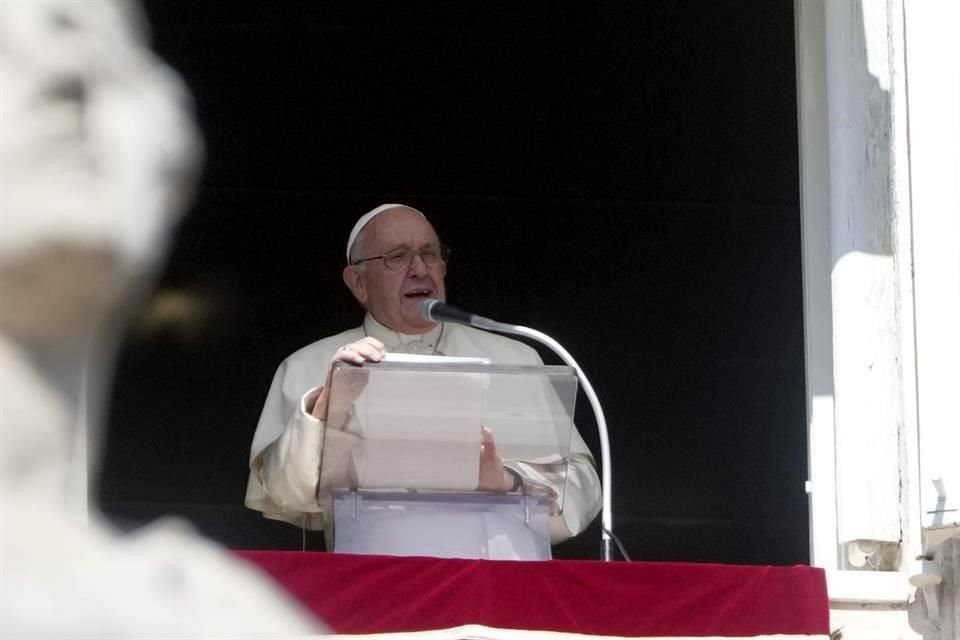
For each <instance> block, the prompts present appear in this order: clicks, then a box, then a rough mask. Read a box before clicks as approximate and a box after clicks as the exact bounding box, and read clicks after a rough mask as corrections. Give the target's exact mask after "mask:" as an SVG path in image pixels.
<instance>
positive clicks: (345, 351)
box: [333, 344, 366, 364]
mask: <svg viewBox="0 0 960 640" xmlns="http://www.w3.org/2000/svg"><path fill="white" fill-rule="evenodd" d="M333 361H334V362H337V361H340V362H349V363H351V364H363V363H364V362H365V361H366V359H365V358H364V357H363V354H361V353H359V352H358V351H357V350H356V349H354V348H353V345H352V344H347V345H344V346H342V347H340V348H339V349H337V350H336V352H335V353H334V354H333Z"/></svg>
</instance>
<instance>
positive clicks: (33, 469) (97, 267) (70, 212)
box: [0, 0, 322, 638]
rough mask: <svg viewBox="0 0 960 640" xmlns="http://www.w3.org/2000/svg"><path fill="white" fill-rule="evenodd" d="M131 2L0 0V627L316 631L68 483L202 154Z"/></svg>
mask: <svg viewBox="0 0 960 640" xmlns="http://www.w3.org/2000/svg"><path fill="white" fill-rule="evenodd" d="M140 20H141V14H140V12H139V7H138V6H136V5H134V4H131V3H129V2H123V1H121V0H85V1H83V2H76V1H70V0H2V1H0V225H2V232H0V635H2V636H4V637H11V638H13V637H16V638H41V637H42V638H48V637H56V638H64V637H96V638H134V637H136V638H143V637H150V636H156V637H164V638H174V637H177V638H179V637H191V638H195V637H217V636H219V637H241V636H242V637H245V638H249V637H270V638H275V637H290V636H302V635H309V634H313V633H318V632H320V631H322V628H321V627H320V625H319V623H317V622H315V621H313V619H312V618H311V617H310V616H309V615H308V614H307V613H306V612H305V611H304V610H303V609H301V608H300V607H299V606H297V605H295V604H293V603H292V602H291V601H290V600H289V599H288V598H287V597H285V596H284V595H283V594H282V593H281V592H280V591H279V589H278V588H277V587H275V586H274V585H273V584H272V583H271V582H269V581H268V580H266V579H264V578H261V576H260V575H259V574H258V573H257V572H256V571H254V570H253V569H251V568H249V567H247V566H246V565H244V564H242V563H241V562H240V561H238V560H235V559H233V558H231V557H230V556H229V554H227V553H225V552H223V551H222V550H220V549H218V548H217V547H216V546H214V545H213V544H211V543H208V542H205V541H203V540H202V539H200V538H199V537H197V536H195V535H194V534H192V532H191V531H190V529H189V527H188V526H187V525H185V524H182V523H177V522H167V523H159V524H156V525H154V526H153V527H151V528H149V529H148V530H147V531H144V532H140V533H137V534H135V535H130V536H125V535H121V534H119V533H117V532H115V531H114V530H112V529H111V528H110V527H109V526H108V525H107V524H106V523H105V522H104V521H103V520H102V519H101V518H100V517H99V516H98V515H97V512H96V508H95V506H94V505H91V506H90V514H89V517H88V516H87V515H86V513H87V509H86V508H85V507H86V499H85V487H83V489H84V491H82V492H80V493H79V495H78V493H77V492H76V491H74V490H73V488H74V486H75V485H76V483H77V481H78V477H77V475H76V474H73V475H71V471H70V470H71V468H72V466H71V465H73V467H74V468H75V466H76V465H75V464H74V463H75V461H76V459H77V458H78V456H79V457H80V459H81V462H82V461H83V459H84V457H85V455H86V450H87V449H88V448H89V451H90V453H91V459H94V460H95V459H96V451H97V443H98V441H99V436H100V428H101V426H100V424H99V420H98V419H96V416H98V415H99V411H98V408H99V405H100V403H101V401H102V398H101V397H100V396H101V394H100V393H99V390H100V389H103V388H105V387H106V386H107V384H106V383H107V381H108V379H109V369H110V368H111V366H110V365H111V364H112V360H113V351H114V350H115V345H116V343H117V340H118V337H119V336H118V335H117V330H118V329H119V327H120V321H121V320H122V319H123V318H124V316H125V314H126V313H127V309H128V307H129V306H130V302H131V299H132V298H133V297H134V296H136V295H137V294H138V292H140V291H142V290H143V289H144V288H145V286H146V285H148V284H149V283H150V280H151V276H152V275H153V274H154V272H155V270H156V268H157V267H158V265H159V263H160V261H161V259H162V258H163V256H164V254H165V250H166V248H167V244H168V233H169V232H170V231H171V229H172V226H173V224H174V222H175V221H176V218H177V216H178V215H179V214H180V213H181V212H182V210H183V205H184V203H185V199H186V197H187V196H188V195H189V191H190V185H191V182H192V180H193V178H194V176H195V175H196V169H197V166H198V164H199V163H198V160H199V156H200V148H199V143H198V137H197V135H196V132H195V130H194V127H193V123H192V120H191V118H190V116H189V112H188V110H187V108H186V106H187V105H186V104H185V103H186V92H185V90H184V88H183V86H182V85H181V83H180V82H179V80H178V78H177V77H176V76H175V74H174V73H173V72H171V71H170V70H169V69H168V68H167V67H165V66H164V65H163V64H162V63H160V62H159V61H158V60H157V58H156V57H154V56H153V55H152V54H151V52H150V51H149V50H148V49H146V47H145V46H144V44H143V42H144V34H143V25H142V23H141V22H140ZM88 391H89V392H88ZM90 416H93V417H94V418H93V419H89V420H88V418H89V417H90ZM88 424H89V426H87V425H88ZM78 443H79V444H80V446H77V444H78ZM84 443H87V445H88V446H84ZM81 467H82V468H83V469H84V470H85V467H86V465H85V463H84V464H81ZM80 479H81V480H83V479H82V478H80ZM80 484H82V482H81V483H80ZM78 504H79V506H80V507H81V508H79V509H78V508H77V506H78Z"/></svg>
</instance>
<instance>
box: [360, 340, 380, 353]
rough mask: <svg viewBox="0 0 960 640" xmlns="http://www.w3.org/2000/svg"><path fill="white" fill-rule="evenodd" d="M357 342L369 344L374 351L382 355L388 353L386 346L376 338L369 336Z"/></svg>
mask: <svg viewBox="0 0 960 640" xmlns="http://www.w3.org/2000/svg"><path fill="white" fill-rule="evenodd" d="M357 342H363V343H365V344H368V345H370V346H371V347H373V348H374V349H376V350H377V351H379V352H380V353H386V352H387V348H386V347H385V346H384V344H383V343H382V342H380V341H379V340H377V339H376V338H374V337H373V336H367V337H365V338H362V339H360V340H358V341H357Z"/></svg>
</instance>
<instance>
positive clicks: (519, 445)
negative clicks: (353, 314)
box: [318, 356, 577, 560]
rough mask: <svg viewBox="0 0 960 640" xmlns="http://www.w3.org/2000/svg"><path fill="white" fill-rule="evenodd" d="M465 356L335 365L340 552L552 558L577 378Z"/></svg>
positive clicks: (331, 482)
mask: <svg viewBox="0 0 960 640" xmlns="http://www.w3.org/2000/svg"><path fill="white" fill-rule="evenodd" d="M410 360H413V358H411V359H410ZM464 360H465V359H460V358H445V357H442V356H433V357H423V356H419V357H417V358H416V359H415V361H388V362H381V363H376V364H368V365H364V366H362V367H354V366H351V365H346V364H342V363H338V364H337V365H336V366H335V367H334V370H333V372H332V375H331V382H330V405H329V412H328V418H327V422H326V426H325V431H324V448H323V455H322V456H321V468H320V485H319V488H318V499H323V500H326V499H329V500H330V501H331V502H332V507H333V508H332V513H333V551H335V552H346V553H371V554H384V555H420V556H435V557H456V558H486V559H497V560H545V559H549V558H550V557H551V555H550V529H549V520H550V518H551V516H556V515H559V514H561V513H562V511H563V503H564V496H565V493H566V483H567V475H568V469H567V461H568V458H569V452H570V442H571V434H572V432H573V428H574V427H573V418H572V416H573V411H574V403H575V400H576V392H577V378H576V374H575V372H574V371H573V369H571V368H570V367H562V366H501V365H491V364H486V363H484V362H482V361H472V362H470V361H464ZM501 465H502V467H501ZM482 479H484V481H483V482H482V481H481V480H482ZM502 479H512V487H510V489H509V490H504V487H505V483H504V482H503V480H502ZM481 485H482V486H485V487H487V486H492V485H493V486H496V487H497V488H498V490H492V489H491V490H484V489H481V488H480V487H481Z"/></svg>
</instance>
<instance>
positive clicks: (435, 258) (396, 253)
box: [351, 244, 450, 271]
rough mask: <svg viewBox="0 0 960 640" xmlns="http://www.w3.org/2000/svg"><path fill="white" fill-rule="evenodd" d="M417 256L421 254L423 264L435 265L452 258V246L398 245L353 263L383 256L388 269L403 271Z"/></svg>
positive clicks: (384, 264)
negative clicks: (410, 246) (414, 246)
mask: <svg viewBox="0 0 960 640" xmlns="http://www.w3.org/2000/svg"><path fill="white" fill-rule="evenodd" d="M416 256H420V259H421V260H423V264H425V265H427V266H428V267H433V266H436V265H438V264H440V263H441V262H446V261H447V260H449V259H450V248H449V247H446V246H444V245H442V244H440V245H434V246H430V247H424V248H423V249H420V250H419V251H413V250H412V249H406V248H404V247H398V248H396V249H393V250H392V251H388V252H386V253H385V254H383V255H380V256H370V257H369V258H360V259H359V260H354V261H353V262H352V263H351V264H354V265H357V264H360V263H363V262H368V261H370V260H379V259H381V258H382V259H383V266H385V267H386V268H387V269H390V270H391V271H403V270H404V269H408V268H410V265H411V264H413V259H414V257H416Z"/></svg>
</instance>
